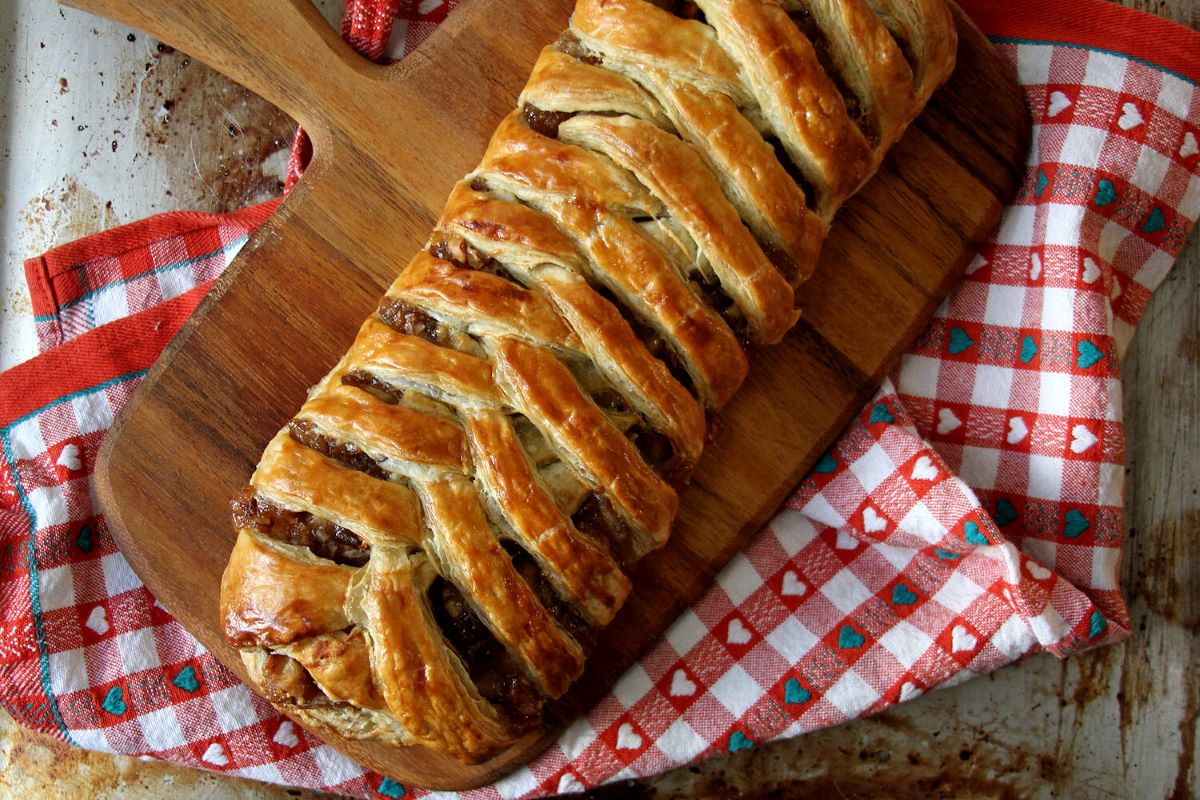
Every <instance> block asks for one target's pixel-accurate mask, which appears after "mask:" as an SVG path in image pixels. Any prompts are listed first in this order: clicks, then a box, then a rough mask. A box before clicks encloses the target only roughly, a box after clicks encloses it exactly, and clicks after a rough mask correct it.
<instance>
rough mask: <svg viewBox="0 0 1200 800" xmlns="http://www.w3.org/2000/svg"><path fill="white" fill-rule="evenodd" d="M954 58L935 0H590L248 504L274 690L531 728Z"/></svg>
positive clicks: (445, 735)
mask: <svg viewBox="0 0 1200 800" xmlns="http://www.w3.org/2000/svg"><path fill="white" fill-rule="evenodd" d="M955 49H956V35H955V29H954V23H953V19H952V17H951V15H950V13H949V11H948V9H947V8H946V7H945V6H944V5H943V2H942V0H696V2H670V1H669V0H664V2H659V3H651V2H646V0H579V3H578V5H577V6H576V9H575V13H574V15H573V16H572V18H571V23H570V29H569V30H568V31H567V32H566V33H564V34H563V36H562V37H561V38H560V39H559V40H558V41H557V42H556V43H555V44H553V45H551V46H550V47H548V48H546V49H545V50H544V51H543V52H542V54H541V56H540V57H539V59H538V61H537V64H536V65H535V66H534V68H533V74H532V77H531V78H530V79H529V82H528V84H527V85H526V87H525V89H524V91H523V92H522V94H521V97H520V101H519V108H518V109H517V110H515V111H513V112H512V113H511V114H510V115H509V116H508V117H507V118H505V119H504V120H503V121H502V122H501V123H500V125H499V128H498V129H497V130H496V133H495V135H494V136H493V137H492V140H491V142H490V144H489V145H488V148H487V152H486V153H485V154H484V156H483V160H482V161H481V162H480V164H479V166H478V167H477V168H476V169H475V170H474V171H473V172H472V173H471V174H470V175H468V176H466V177H465V178H464V179H463V180H462V181H461V182H460V183H459V184H458V185H457V186H455V188H454V190H453V192H452V194H451V196H450V200H449V202H448V203H447V206H446V210H445V212H444V214H443V215H442V217H441V219H440V220H439V221H438V224H437V227H436V229H435V230H434V232H433V235H432V236H431V237H430V240H429V244H428V247H427V249H426V250H425V251H423V252H421V253H419V254H418V255H417V256H416V257H415V258H414V259H413V260H412V261H411V263H409V265H408V266H407V267H406V268H405V269H404V271H403V272H402V273H401V274H400V277H399V278H397V279H396V281H395V283H394V284H393V285H392V287H391V289H390V290H389V291H388V293H387V295H386V296H385V297H384V298H383V301H382V303H381V304H380V306H379V309H378V312H377V313H376V314H375V315H373V316H372V317H371V318H370V319H368V320H367V321H366V323H365V324H364V325H363V327H362V330H361V331H360V332H359V334H358V338H357V339H356V340H355V342H354V344H353V346H352V347H351V348H350V351H349V352H348V353H347V354H346V356H345V357H344V358H343V359H342V361H341V362H340V363H339V364H338V365H337V366H336V367H335V368H334V369H333V371H332V372H330V373H329V375H328V376H326V378H325V379H324V380H323V381H322V382H321V383H320V384H319V385H318V386H316V387H315V388H314V389H313V390H312V391H311V393H310V395H309V399H308V402H306V403H305V404H304V406H303V407H302V408H301V409H300V411H299V413H298V414H297V415H296V416H295V418H294V419H292V420H291V421H290V422H289V423H288V424H287V426H286V427H285V428H284V429H283V430H282V431H280V433H279V434H278V435H277V436H276V437H275V438H274V440H272V441H271V443H270V444H269V445H268V446H267V449H266V452H265V453H264V454H263V457H262V461H261V462H260V463H259V465H258V469H257V470H256V471H255V473H254V476H253V477H252V478H251V481H250V486H249V488H247V489H246V491H245V493H244V494H243V496H242V497H241V498H239V499H238V500H236V501H235V502H234V522H235V525H236V527H237V529H238V539H237V544H236V546H235V547H234V550H233V554H232V556H231V557H230V561H229V565H228V567H227V568H226V571H225V575H224V580H223V583H222V587H221V608H222V614H223V622H224V628H225V631H226V633H227V635H228V637H229V640H230V641H231V642H232V643H233V644H235V645H236V646H237V647H238V648H240V649H241V653H242V657H243V659H244V660H245V663H246V665H247V667H248V670H249V673H250V675H251V678H252V680H253V682H254V683H255V684H256V685H257V687H258V689H259V690H260V691H261V692H262V693H263V694H265V695H266V696H267V697H268V698H269V699H270V700H271V701H272V702H274V703H275V704H277V705H278V706H279V707H280V708H282V709H284V710H286V711H287V712H288V713H290V714H292V715H294V716H297V717H299V718H301V719H304V720H308V721H309V722H312V723H316V724H318V725H319V726H323V727H328V728H331V729H334V730H336V731H338V732H340V733H341V734H342V735H344V736H347V737H359V738H377V739H380V740H385V741H390V742H395V743H401V744H406V745H407V744H420V745H424V746H426V747H430V748H432V749H434V750H438V751H441V752H444V753H446V754H449V755H451V756H453V757H455V758H458V759H460V760H462V761H466V762H475V761H480V760H482V759H484V758H486V757H488V756H489V755H490V754H492V753H494V752H496V751H497V750H498V749H501V748H503V747H505V746H506V745H508V744H510V743H512V742H513V741H514V740H515V739H516V738H518V737H519V736H520V735H521V734H523V733H525V732H527V731H528V730H529V729H530V728H531V727H532V726H535V725H536V724H537V722H538V720H539V716H540V711H541V705H542V703H543V701H544V699H545V698H555V697H558V696H560V695H561V694H563V692H565V691H566V690H567V688H568V687H569V686H570V685H571V683H572V681H574V680H575V679H576V678H577V677H578V676H579V674H580V672H581V671H582V670H583V665H584V659H585V658H586V656H587V653H588V649H589V646H590V645H591V644H592V642H593V640H594V632H595V631H596V630H597V629H599V628H601V627H603V626H604V625H605V624H607V623H608V622H609V621H610V620H611V619H612V617H613V615H614V613H616V611H617V609H618V608H619V607H620V606H621V604H622V602H623V600H624V598H625V596H626V594H627V593H628V592H629V588H630V584H629V579H628V578H627V577H626V572H627V570H628V568H629V567H630V565H632V564H633V563H634V562H636V561H637V560H638V559H639V558H641V557H642V556H644V555H645V554H646V553H648V552H650V551H651V550H654V549H655V548H658V547H661V546H662V545H663V543H664V542H665V541H666V539H667V536H668V535H669V534H670V530H671V523H672V520H673V518H674V516H675V511H676V507H677V504H678V498H677V491H678V490H679V488H680V487H681V486H682V485H683V484H684V483H685V482H686V480H687V478H688V475H689V473H690V471H691V470H692V468H693V466H694V465H695V464H696V461H697V459H698V458H699V457H700V453H701V450H702V449H703V446H704V441H705V434H706V414H707V413H708V412H711V411H713V410H715V409H718V408H720V407H721V406H722V405H723V404H724V403H725V402H726V401H728V400H729V398H730V396H731V395H732V394H733V393H734V392H735V391H736V390H737V388H738V386H739V385H740V384H741V382H742V380H743V378H744V376H745V374H746V349H747V347H750V346H758V345H765V344H770V343H772V342H775V341H778V340H779V339H780V337H782V336H783V335H784V334H785V333H786V332H787V331H788V329H789V328H791V326H792V325H793V324H794V323H795V321H796V319H797V316H798V314H797V312H796V310H795V307H796V302H795V293H796V289H797V287H798V286H799V285H800V283H801V282H802V281H803V280H804V279H805V278H806V277H807V276H808V275H809V274H810V272H811V271H812V268H813V265H814V263H815V261H816V258H817V254H818V251H819V249H820V245H821V241H822V239H823V237H824V235H825V232H826V230H827V228H828V225H829V223H830V220H831V219H832V217H833V215H834V213H835V212H836V211H837V209H838V207H839V206H840V205H841V204H842V203H843V202H844V201H845V200H846V198H847V197H849V196H850V195H851V194H853V193H854V192H855V191H856V190H857V189H858V187H860V186H861V185H862V184H863V182H864V181H865V180H866V179H867V178H868V177H869V176H870V175H871V174H872V173H873V172H874V171H875V169H876V167H877V166H878V164H879V162H880V160H881V159H882V157H883V155H884V153H885V152H886V150H887V149H888V147H889V146H890V145H891V144H892V143H894V142H895V141H896V139H897V138H899V137H900V135H901V133H902V132H903V131H904V129H905V127H906V126H907V125H908V124H909V122H910V121H911V120H912V119H913V118H914V117H915V116H916V115H917V113H918V112H919V111H920V109H921V108H922V106H923V105H924V104H925V102H926V101H927V100H928V98H929V96H930V94H931V93H932V91H933V90H934V89H935V88H936V87H937V86H938V85H939V84H940V83H941V82H942V81H944V80H945V79H946V77H947V76H948V75H949V73H950V71H951V69H952V67H953V63H954V54H955Z"/></svg>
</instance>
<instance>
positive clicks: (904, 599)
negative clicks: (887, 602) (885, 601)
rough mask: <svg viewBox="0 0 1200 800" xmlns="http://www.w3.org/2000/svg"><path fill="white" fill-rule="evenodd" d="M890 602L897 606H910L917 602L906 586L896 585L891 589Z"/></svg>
mask: <svg viewBox="0 0 1200 800" xmlns="http://www.w3.org/2000/svg"><path fill="white" fill-rule="evenodd" d="M892 602H893V603H895V604H896V605H898V606H911V605H912V604H913V603H915V602H917V595H916V593H915V592H913V590H912V589H909V588H908V584H904V583H897V584H896V585H895V587H893V588H892Z"/></svg>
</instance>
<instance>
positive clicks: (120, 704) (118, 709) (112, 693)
mask: <svg viewBox="0 0 1200 800" xmlns="http://www.w3.org/2000/svg"><path fill="white" fill-rule="evenodd" d="M100 707H101V708H103V709H104V710H105V711H107V712H108V713H110V714H112V715H113V716H114V717H119V716H121V715H122V714H124V713H125V712H126V711H128V710H129V707H128V706H126V705H125V690H124V689H122V688H121V687H120V686H114V687H112V688H111V689H109V690H108V694H106V695H105V696H104V702H103V703H101V704H100Z"/></svg>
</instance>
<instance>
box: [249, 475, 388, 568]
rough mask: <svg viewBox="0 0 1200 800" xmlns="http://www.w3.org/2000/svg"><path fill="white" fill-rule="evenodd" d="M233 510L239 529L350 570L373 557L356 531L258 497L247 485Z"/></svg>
mask: <svg viewBox="0 0 1200 800" xmlns="http://www.w3.org/2000/svg"><path fill="white" fill-rule="evenodd" d="M231 505H232V507H233V524H234V527H236V528H250V529H252V530H256V531H258V532H259V533H261V534H262V535H263V536H266V537H268V538H271V539H274V540H275V541H277V542H283V543H284V544H291V545H296V546H297V547H306V548H308V549H309V550H310V551H312V553H313V555H315V556H319V557H321V558H326V559H329V560H330V561H333V562H335V563H337V564H342V565H343V566H348V567H361V566H362V565H363V564H366V563H367V560H368V559H369V558H370V557H371V547H370V545H368V544H366V543H365V542H363V540H362V539H360V538H359V537H358V535H357V534H355V533H354V532H353V531H350V530H347V529H346V528H343V527H341V526H340V525H337V524H335V523H333V522H330V521H329V520H323V519H319V518H317V517H314V516H313V515H312V514H309V513H308V512H307V511H291V510H289V509H286V508H281V507H280V506H277V505H275V504H274V503H272V502H271V501H270V500H267V499H266V498H264V497H260V496H258V495H257V494H256V493H255V491H254V487H253V486H247V487H246V488H245V489H244V490H243V491H242V494H241V496H240V497H238V499H236V500H234V501H233V503H232V504H231Z"/></svg>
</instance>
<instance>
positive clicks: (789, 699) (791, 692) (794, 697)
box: [783, 678, 812, 704]
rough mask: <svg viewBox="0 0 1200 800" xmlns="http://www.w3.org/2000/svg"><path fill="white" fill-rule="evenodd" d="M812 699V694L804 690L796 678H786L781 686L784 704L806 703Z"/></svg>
mask: <svg viewBox="0 0 1200 800" xmlns="http://www.w3.org/2000/svg"><path fill="white" fill-rule="evenodd" d="M811 699H812V692H810V691H809V690H808V689H805V688H804V687H803V686H802V685H801V684H800V681H799V680H798V679H796V678H788V680H787V683H785V684H784V686H783V701H784V702H785V703H793V704H796V703H807V702H808V701H809V700H811Z"/></svg>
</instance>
